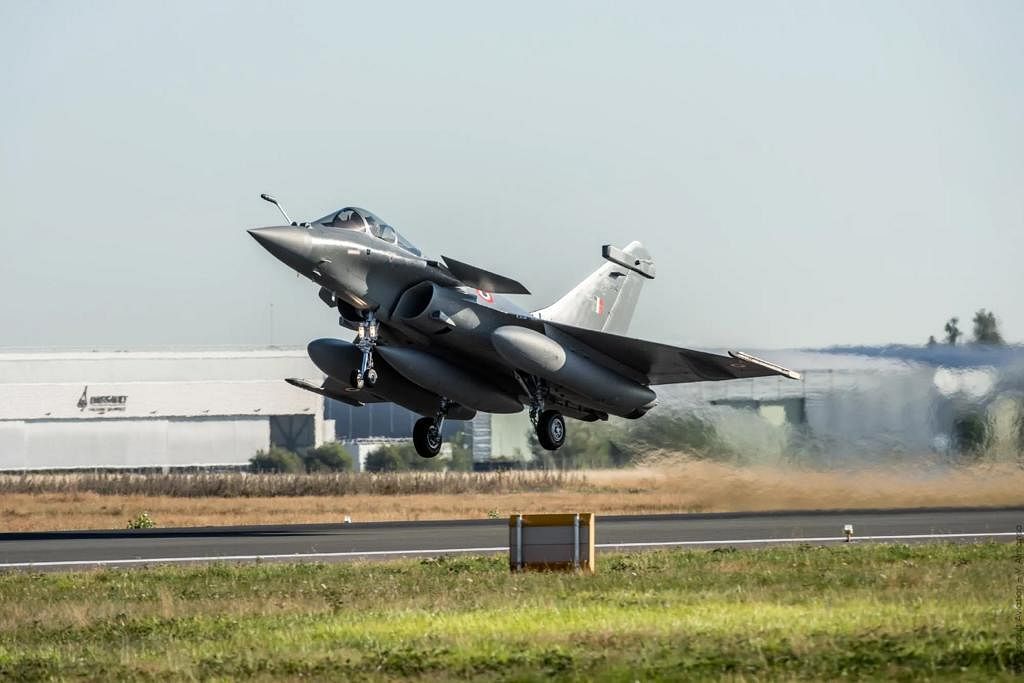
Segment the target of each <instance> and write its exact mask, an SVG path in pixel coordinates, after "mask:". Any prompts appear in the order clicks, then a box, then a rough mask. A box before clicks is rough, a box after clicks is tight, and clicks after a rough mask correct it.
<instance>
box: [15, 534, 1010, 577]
mask: <svg viewBox="0 0 1024 683" xmlns="http://www.w3.org/2000/svg"><path fill="white" fill-rule="evenodd" d="M1016 535H1017V532H1015V531H994V532H980V533H974V534H903V535H890V536H856V537H854V541H855V542H856V541H903V540H906V541H913V540H924V539H943V538H996V537H1005V536H1016ZM845 541H846V537H845V536H818V537H812V538H741V539H731V540H725V541H649V542H644V543H597V544H595V546H594V547H596V548H672V547H680V546H707V545H718V546H728V545H752V544H757V543H760V544H763V545H772V544H775V543H830V542H845ZM507 550H508V546H496V547H493V548H430V549H425V550H353V551H349V552H338V553H288V554H284V555H209V556H203V557H148V558H128V559H123V560H61V561H56V562H6V563H0V569H32V568H34V567H38V568H40V569H42V568H46V567H74V566H89V567H93V566H95V567H103V566H110V565H133V564H182V563H189V562H256V561H263V560H267V561H270V560H274V561H276V560H317V559H330V558H343V557H388V556H405V555H451V554H455V553H498V552H505V551H507Z"/></svg>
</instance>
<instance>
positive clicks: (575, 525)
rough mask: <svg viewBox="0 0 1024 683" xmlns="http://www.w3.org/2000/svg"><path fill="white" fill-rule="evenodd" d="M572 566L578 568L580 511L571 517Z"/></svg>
mask: <svg viewBox="0 0 1024 683" xmlns="http://www.w3.org/2000/svg"><path fill="white" fill-rule="evenodd" d="M572 566H573V569H579V568H580V513H578V512H577V513H576V514H575V515H573V518H572Z"/></svg>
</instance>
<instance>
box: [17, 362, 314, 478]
mask: <svg viewBox="0 0 1024 683" xmlns="http://www.w3.org/2000/svg"><path fill="white" fill-rule="evenodd" d="M286 377H302V378H306V379H310V380H313V381H316V382H319V380H320V378H322V375H321V374H320V373H319V371H318V370H317V369H316V368H315V367H314V366H313V365H312V363H311V362H310V361H309V359H308V357H307V356H306V353H305V350H303V349H294V350H273V351H244V350H242V351H198V352H174V351H163V352H143V353H135V352H122V353H27V354H22V353H0V470H19V469H64V468H108V467H109V468H114V467H128V468H137V467H165V466H170V467H181V466H210V465H243V464H245V463H246V462H248V460H249V458H251V457H252V456H253V454H255V452H256V451H257V450H259V449H265V448H267V447H268V446H269V443H270V422H269V418H270V417H271V416H279V415H282V416H308V417H309V419H311V420H312V422H313V424H312V427H313V429H312V435H313V439H314V442H315V443H317V444H319V443H321V442H322V435H323V432H324V431H325V430H324V420H323V399H322V398H321V397H320V396H318V395H316V394H313V393H310V392H307V391H302V390H301V389H298V388H296V387H293V386H290V385H288V384H287V383H285V382H284V379H285V378H286Z"/></svg>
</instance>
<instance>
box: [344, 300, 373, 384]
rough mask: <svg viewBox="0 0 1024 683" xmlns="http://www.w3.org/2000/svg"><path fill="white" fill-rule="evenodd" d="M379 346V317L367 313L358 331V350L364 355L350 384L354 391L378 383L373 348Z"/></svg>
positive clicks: (354, 371)
mask: <svg viewBox="0 0 1024 683" xmlns="http://www.w3.org/2000/svg"><path fill="white" fill-rule="evenodd" d="M376 345H377V316H376V315H374V313H373V311H367V313H366V317H365V319H363V321H362V322H360V323H359V327H358V329H357V330H356V348H358V349H359V350H360V351H362V353H363V360H362V362H361V363H360V364H359V369H358V370H353V371H352V377H351V378H350V382H351V384H352V388H353V389H362V388H363V387H364V386H371V387H372V386H373V385H374V384H376V383H377V371H376V370H375V369H374V368H373V347H374V346H376Z"/></svg>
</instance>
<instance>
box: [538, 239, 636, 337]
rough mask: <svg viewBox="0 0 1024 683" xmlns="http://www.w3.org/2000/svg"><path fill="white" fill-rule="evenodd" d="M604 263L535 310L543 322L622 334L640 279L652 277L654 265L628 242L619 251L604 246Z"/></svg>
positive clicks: (631, 311) (627, 321)
mask: <svg viewBox="0 0 1024 683" xmlns="http://www.w3.org/2000/svg"><path fill="white" fill-rule="evenodd" d="M604 255H605V258H606V259H608V261H609V263H605V264H604V265H602V266H601V267H600V268H598V269H597V270H595V271H594V272H593V273H591V274H590V275H588V276H587V278H586V279H585V280H583V282H581V283H579V284H578V285H576V286H575V287H573V288H572V290H571V291H570V292H569V293H568V294H566V295H565V296H563V297H562V298H561V299H559V300H558V301H556V302H555V303H553V304H551V305H550V306H548V307H547V308H542V309H540V310H539V311H535V313H536V314H537V315H539V316H540V317H541V319H543V320H551V321H554V322H560V323H565V324H567V325H573V326H575V327H583V328H586V329H588V330H597V331H600V332H611V333H614V334H624V333H625V332H626V330H627V329H628V328H629V322H630V320H632V319H633V311H634V310H635V309H636V302H637V300H638V299H639V298H640V290H641V288H642V287H643V283H644V279H645V278H647V279H652V278H653V277H654V262H653V261H652V260H651V255H650V253H648V251H647V249H645V248H644V245H642V244H640V243H639V242H631V243H630V244H629V246H627V247H626V248H625V249H622V250H621V251H620V250H618V249H615V248H611V247H605V249H604Z"/></svg>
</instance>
